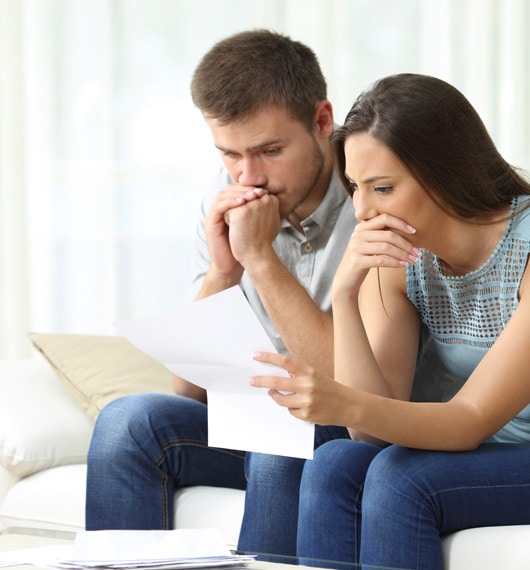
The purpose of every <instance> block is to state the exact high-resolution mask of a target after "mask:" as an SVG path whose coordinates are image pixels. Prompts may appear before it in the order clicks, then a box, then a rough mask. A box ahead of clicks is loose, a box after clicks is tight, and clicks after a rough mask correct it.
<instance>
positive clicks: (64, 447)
mask: <svg viewBox="0 0 530 570" xmlns="http://www.w3.org/2000/svg"><path fill="white" fill-rule="evenodd" d="M92 430H93V422H92V421H91V420H90V419H89V418H88V417H87V416H86V415H85V414H84V413H83V411H82V409H81V408H80V407H79V406H78V405H77V404H76V403H75V402H74V401H73V400H72V399H71V398H70V396H69V395H68V394H67V393H66V391H65V389H64V387H63V386H62V385H61V383H60V382H59V380H58V379H57V377H56V376H55V375H54V374H53V372H52V371H51V370H50V369H49V367H48V366H47V365H46V363H45V362H43V361H42V360H41V359H38V360H37V359H33V360H19V361H0V463H1V464H2V466H3V467H4V468H5V469H6V470H7V471H9V473H11V474H13V475H16V476H18V477H24V476H26V475H29V474H31V473H35V472H36V471H40V470H42V469H47V468H48V467H53V466H55V465H64V464H69V463H82V462H84V461H85V460H86V454H87V450H88V446H89V444H90V438H91V435H92Z"/></svg>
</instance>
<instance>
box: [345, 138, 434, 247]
mask: <svg viewBox="0 0 530 570" xmlns="http://www.w3.org/2000/svg"><path fill="white" fill-rule="evenodd" d="M344 155H345V159H346V169H345V175H346V178H347V179H348V180H349V182H350V185H351V190H352V192H353V204H354V207H355V216H356V218H357V219H358V220H359V221H361V222H363V221H367V220H370V219H372V218H374V217H376V216H378V215H380V214H390V215H392V216H395V217H397V218H401V219H402V220H404V221H405V222H407V223H408V224H410V225H411V226H412V227H414V228H416V234H415V237H416V238H418V237H420V236H422V235H424V231H425V230H426V229H429V230H432V229H433V228H434V227H435V224H436V222H437V220H439V219H440V214H441V213H442V210H441V209H440V207H439V206H438V205H437V204H436V203H435V202H434V201H433V200H432V198H431V197H430V196H429V195H428V194H427V192H426V191H425V189H424V188H423V186H422V185H421V184H420V183H419V182H418V180H417V179H416V178H415V177H414V176H413V175H412V173H411V172H410V170H409V169H408V168H407V167H406V166H405V165H404V164H403V163H402V162H401V161H400V160H399V158H398V157H397V156H396V155H395V154H394V153H393V152H392V151H391V150H390V149H389V148H388V147H387V146H386V145H384V144H383V143H382V142H380V141H379V140H378V139H376V138H374V137H372V136H370V135H369V134H367V133H359V134H355V135H350V136H349V137H348V138H347V139H346V141H345V143H344ZM411 241H412V240H411Z"/></svg>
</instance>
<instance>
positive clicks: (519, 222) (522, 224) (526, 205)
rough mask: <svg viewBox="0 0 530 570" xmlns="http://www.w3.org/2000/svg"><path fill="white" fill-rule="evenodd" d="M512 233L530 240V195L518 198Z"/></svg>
mask: <svg viewBox="0 0 530 570" xmlns="http://www.w3.org/2000/svg"><path fill="white" fill-rule="evenodd" d="M512 233H513V234H514V235H515V236H517V237H520V238H523V239H526V240H529V241H530V196H519V197H518V198H517V203H516V205H515V212H514V218H513V226H512Z"/></svg>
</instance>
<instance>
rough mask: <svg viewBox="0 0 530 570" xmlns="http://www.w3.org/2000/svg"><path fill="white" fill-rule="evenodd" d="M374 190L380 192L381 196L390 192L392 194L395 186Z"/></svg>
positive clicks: (376, 187)
mask: <svg viewBox="0 0 530 570" xmlns="http://www.w3.org/2000/svg"><path fill="white" fill-rule="evenodd" d="M374 190H375V191H376V192H379V193H380V194H387V193H388V192H392V190H394V187H393V186H374Z"/></svg>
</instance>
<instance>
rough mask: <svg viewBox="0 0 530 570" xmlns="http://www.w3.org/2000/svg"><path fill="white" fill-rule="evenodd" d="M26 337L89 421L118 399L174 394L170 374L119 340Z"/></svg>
mask: <svg viewBox="0 0 530 570" xmlns="http://www.w3.org/2000/svg"><path fill="white" fill-rule="evenodd" d="M29 338H30V340H31V341H32V342H33V345H34V346H35V347H36V348H37V349H38V350H39V351H40V352H41V353H42V354H43V355H44V357H45V358H46V359H47V360H48V362H49V363H50V365H51V366H52V368H53V370H54V371H55V373H56V374H57V376H58V377H59V378H60V379H61V380H62V382H63V383H64V385H65V386H66V389H67V390H68V391H69V393H70V394H71V395H72V396H73V398H74V399H75V400H77V402H79V404H80V405H81V407H82V408H83V409H84V410H85V412H86V413H87V414H88V416H89V417H90V418H92V419H93V420H95V419H96V418H97V415H98V414H99V412H100V411H101V410H102V409H103V407H104V406H105V405H106V404H108V403H109V402H111V401H112V400H114V399H116V398H119V397H120V396H125V395H127V394H135V393H140V392H166V393H169V394H171V393H174V391H173V376H172V374H171V372H169V370H168V369H167V368H166V367H165V366H163V365H162V364H160V363H159V362H157V361H156V360H154V359H152V358H151V357H149V356H147V355H146V354H144V353H143V352H141V351H140V350H139V349H138V348H136V347H135V346H133V345H132V344H131V343H130V342H129V341H128V340H126V339H124V338H122V337H118V336H98V335H80V334H53V333H29Z"/></svg>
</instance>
